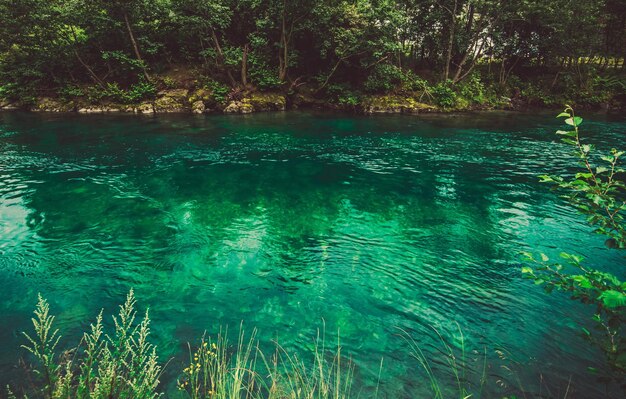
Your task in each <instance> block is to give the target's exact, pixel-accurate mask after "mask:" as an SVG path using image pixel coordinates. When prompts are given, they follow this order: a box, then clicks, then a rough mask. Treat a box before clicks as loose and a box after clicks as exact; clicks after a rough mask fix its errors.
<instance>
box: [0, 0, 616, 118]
mask: <svg viewBox="0 0 626 399" xmlns="http://www.w3.org/2000/svg"><path fill="white" fill-rule="evenodd" d="M625 57H626V1H624V0H603V1H597V0H580V1H571V0H551V1H541V0H521V1H504V0H349V1H348V0H315V1H312V0H1V1H0V97H1V98H4V100H3V101H4V104H5V105H6V104H8V103H17V104H21V105H32V104H35V103H36V102H37V101H38V99H41V98H61V99H65V100H68V101H69V100H77V101H79V102H80V101H83V102H87V103H106V102H114V103H122V104H138V103H141V102H142V101H145V100H153V99H154V98H156V97H157V96H158V94H157V93H158V92H160V91H162V90H167V89H174V88H177V89H180V88H183V89H189V90H197V89H203V90H204V91H202V92H200V93H199V94H197V95H196V97H198V98H203V99H204V101H205V103H206V102H207V101H213V102H214V103H215V104H223V106H225V105H226V104H227V103H228V102H229V101H232V100H237V99H242V98H244V97H247V96H248V94H249V93H252V92H277V93H282V94H283V95H285V96H286V101H287V102H288V103H289V104H295V105H297V104H298V103H302V104H309V105H310V104H318V105H320V104H334V105H336V106H339V107H344V108H346V107H355V106H358V105H360V104H363V103H364V102H367V100H368V99H370V100H371V97H372V96H380V95H382V94H393V95H394V96H395V97H394V98H389V97H386V100H387V101H390V102H394V101H401V102H402V101H407V100H411V101H412V104H413V105H415V104H422V103H427V104H432V105H434V106H437V107H439V108H448V109H453V108H468V107H469V108H471V107H472V106H473V105H476V106H484V107H496V108H507V107H511V106H514V105H516V102H517V103H519V104H518V105H539V106H544V105H559V106H560V105H561V104H562V103H563V102H564V101H568V102H570V103H573V104H576V105H578V106H604V107H607V106H610V105H611V104H612V105H613V106H616V107H620V106H621V104H622V103H623V102H624V93H625V92H626V81H625V80H624V71H625V68H626V66H625V64H626V63H625V62H624V59H625ZM185 97H186V100H188V101H189V100H191V101H193V100H194V99H193V98H190V96H188V95H187V96H185ZM379 100H380V98H379Z"/></svg>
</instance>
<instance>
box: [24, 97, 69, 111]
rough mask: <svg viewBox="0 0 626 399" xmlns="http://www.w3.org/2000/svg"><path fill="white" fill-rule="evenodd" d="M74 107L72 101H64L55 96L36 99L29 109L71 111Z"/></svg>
mask: <svg viewBox="0 0 626 399" xmlns="http://www.w3.org/2000/svg"><path fill="white" fill-rule="evenodd" d="M75 109H76V106H75V105H74V102H73V101H67V102H64V101H62V100H60V99H57V98H50V97H42V98H39V99H38V100H37V102H36V103H35V105H34V106H33V107H32V108H31V111H41V112H72V111H74V110H75Z"/></svg>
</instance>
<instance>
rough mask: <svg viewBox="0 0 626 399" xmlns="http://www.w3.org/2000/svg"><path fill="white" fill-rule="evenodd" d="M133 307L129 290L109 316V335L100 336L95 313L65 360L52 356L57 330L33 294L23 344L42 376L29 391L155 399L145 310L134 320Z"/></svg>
mask: <svg viewBox="0 0 626 399" xmlns="http://www.w3.org/2000/svg"><path fill="white" fill-rule="evenodd" d="M135 304H136V301H135V297H134V295H133V291H132V290H131V291H130V293H129V294H128V296H127V297H126V302H125V303H124V305H122V306H120V310H119V314H118V316H117V317H115V316H113V324H114V331H113V333H112V334H110V335H109V334H106V333H105V332H104V327H103V323H102V312H100V314H99V315H98V317H97V318H96V321H95V324H91V325H90V328H89V331H88V332H86V333H85V334H84V335H83V338H82V340H81V342H80V344H79V345H78V347H76V348H75V349H74V351H75V354H74V356H72V357H70V356H63V355H61V354H58V353H56V347H57V344H58V342H59V339H60V335H59V331H58V330H56V329H54V328H53V323H54V316H51V315H50V314H49V310H50V308H49V305H48V303H47V302H46V301H45V300H44V299H43V298H42V297H41V296H39V301H38V303H37V308H36V309H35V317H34V318H33V326H34V329H35V334H34V336H32V337H31V336H30V335H28V334H26V333H25V334H24V336H25V337H26V338H27V341H28V344H27V345H24V346H23V348H25V349H26V350H28V351H29V352H30V353H31V354H32V355H33V357H34V359H35V360H36V361H37V362H38V364H39V367H40V369H39V371H40V373H39V374H40V375H41V376H42V377H43V381H42V383H41V385H40V387H38V388H36V389H35V392H33V393H34V394H35V395H37V394H38V392H37V391H40V392H41V394H43V397H46V398H50V399H61V398H94V399H98V398H102V399H106V398H146V399H148V398H157V397H158V396H159V395H158V394H157V391H156V389H157V386H158V384H159V377H160V375H161V366H159V365H158V362H157V355H156V348H154V346H153V345H152V344H150V343H149V342H148V338H149V335H150V327H149V326H150V319H149V317H148V312H147V311H146V313H145V316H144V318H143V319H141V320H138V319H137V312H136V310H135Z"/></svg>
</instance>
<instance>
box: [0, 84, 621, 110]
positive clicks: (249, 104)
mask: <svg viewBox="0 0 626 399" xmlns="http://www.w3.org/2000/svg"><path fill="white" fill-rule="evenodd" d="M537 108H538V107H532V106H528V105H527V104H524V103H523V102H520V101H516V100H514V99H513V100H512V99H509V98H503V99H502V102H501V104H499V105H498V106H496V107H493V106H492V107H488V106H471V107H464V108H459V107H456V108H442V107H438V106H435V105H432V104H426V103H422V102H420V101H419V100H418V99H417V98H415V97H411V96H403V95H394V94H388V95H372V96H367V97H365V98H363V99H362V101H361V102H360V103H359V104H355V105H351V104H335V103H330V102H327V101H324V100H322V99H318V98H315V97H313V96H307V95H303V94H295V95H292V96H287V95H285V94H284V93H281V92H251V93H246V94H242V95H241V97H240V98H237V99H230V100H228V101H224V102H218V101H216V100H215V98H214V96H213V93H212V92H211V91H210V90H208V89H196V90H189V89H167V90H161V91H159V92H158V93H157V94H156V96H155V98H154V99H153V100H151V101H142V102H140V103H137V104H121V103H114V102H105V103H98V104H93V103H89V102H87V101H85V100H84V99H81V98H77V99H62V98H54V97H40V98H38V99H37V100H36V101H35V103H34V104H31V105H23V104H17V103H12V102H10V101H8V100H4V99H0V110H22V111H30V112H54V113H80V114H107V113H124V114H147V115H149V114H197V115H202V114H250V113H256V112H273V111H287V110H293V109H317V110H333V111H344V112H352V113H356V114H366V115H372V114H410V115H417V114H424V113H452V112H464V111H490V110H502V111H529V110H536V109H537ZM580 108H585V107H580ZM541 109H545V107H541ZM621 109H623V107H620V106H617V107H615V106H610V105H609V104H606V105H605V106H602V107H600V109H599V110H601V111H605V112H609V111H613V110H621ZM595 110H598V109H597V108H595Z"/></svg>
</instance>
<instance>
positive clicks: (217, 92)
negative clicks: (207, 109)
mask: <svg viewBox="0 0 626 399" xmlns="http://www.w3.org/2000/svg"><path fill="white" fill-rule="evenodd" d="M203 85H204V87H205V88H207V89H209V90H211V93H212V94H211V96H212V97H213V99H214V100H215V101H216V102H217V103H219V104H225V103H226V100H228V94H229V93H230V88H229V87H228V86H226V85H224V84H222V83H220V82H218V81H215V80H213V79H207V80H206V81H205V82H204V84H203Z"/></svg>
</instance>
